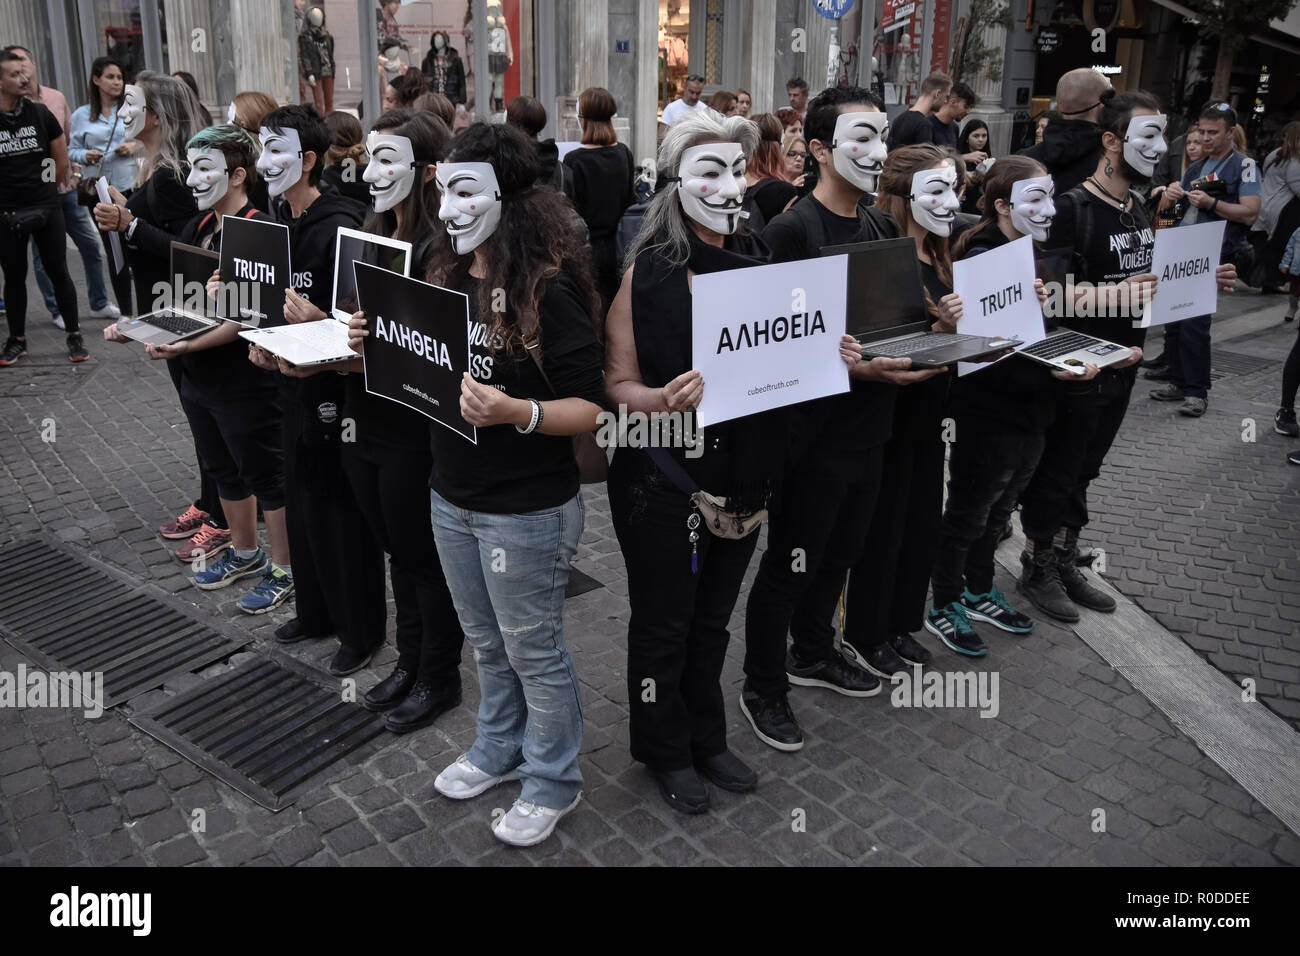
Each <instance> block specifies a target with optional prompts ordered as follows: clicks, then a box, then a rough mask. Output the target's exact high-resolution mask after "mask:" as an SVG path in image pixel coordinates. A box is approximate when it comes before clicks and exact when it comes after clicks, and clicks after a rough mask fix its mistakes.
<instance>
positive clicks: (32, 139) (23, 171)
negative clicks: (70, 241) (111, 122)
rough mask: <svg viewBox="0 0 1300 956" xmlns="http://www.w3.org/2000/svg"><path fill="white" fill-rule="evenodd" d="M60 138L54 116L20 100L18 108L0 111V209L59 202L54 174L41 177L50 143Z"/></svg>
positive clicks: (27, 101)
mask: <svg viewBox="0 0 1300 956" xmlns="http://www.w3.org/2000/svg"><path fill="white" fill-rule="evenodd" d="M62 135H63V127H61V126H60V125H59V121H58V120H57V119H55V118H54V114H53V113H51V112H50V111H49V110H48V109H46V108H45V107H44V106H42V105H41V104H40V103H33V102H32V101H31V100H29V99H27V98H25V97H20V99H19V104H18V107H17V108H16V109H14V110H12V111H10V112H4V111H0V210H3V211H10V210H14V209H23V208H26V207H28V206H52V205H54V203H56V202H57V201H58V199H59V187H58V183H56V182H55V181H54V171H53V169H51V170H50V173H49V175H48V176H46V175H45V168H46V167H45V165H44V163H45V160H46V159H49V158H50V157H51V156H52V154H51V153H50V142H51V140H55V139H58V138H59V137H60V136H62Z"/></svg>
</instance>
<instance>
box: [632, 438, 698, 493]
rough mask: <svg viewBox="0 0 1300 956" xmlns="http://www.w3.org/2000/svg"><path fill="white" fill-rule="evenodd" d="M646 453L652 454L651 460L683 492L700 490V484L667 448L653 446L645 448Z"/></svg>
mask: <svg viewBox="0 0 1300 956" xmlns="http://www.w3.org/2000/svg"><path fill="white" fill-rule="evenodd" d="M644 451H645V453H646V454H647V455H649V456H650V460H651V461H653V462H654V463H655V465H656V466H658V468H659V470H660V471H662V472H663V473H664V475H665V476H667V478H668V480H669V481H671V482H672V483H673V484H674V485H676V486H677V487H678V489H680V490H681V492H682V493H683V494H687V495H693V494H695V493H696V492H697V491H699V490H700V486H699V485H698V484H697V483H696V482H695V479H694V478H692V477H691V476H690V473H689V472H687V470H686V469H685V468H683V467H682V466H681V465H680V464H679V463H678V462H677V459H676V458H674V457H673V456H672V455H670V454H668V451H667V449H664V448H659V447H652V448H645V449H644Z"/></svg>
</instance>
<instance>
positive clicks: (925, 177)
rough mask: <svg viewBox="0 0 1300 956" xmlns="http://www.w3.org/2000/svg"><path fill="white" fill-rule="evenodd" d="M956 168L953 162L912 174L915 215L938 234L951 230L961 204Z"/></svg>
mask: <svg viewBox="0 0 1300 956" xmlns="http://www.w3.org/2000/svg"><path fill="white" fill-rule="evenodd" d="M956 188H957V170H956V169H955V168H954V167H953V165H952V163H951V162H946V163H944V164H943V165H942V166H936V167H935V168H934V169H923V170H921V171H920V172H918V173H914V174H913V175H912V194H911V196H909V197H908V198H909V199H911V200H912V218H913V219H915V220H916V223H917V225H919V226H921V227H922V228H924V229H925V230H927V231H928V232H932V233H934V234H935V235H936V236H946V235H948V234H949V233H950V232H952V224H953V222H954V221H955V220H956V218H957V210H958V209H960V208H961V200H959V199H958V198H957V193H956Z"/></svg>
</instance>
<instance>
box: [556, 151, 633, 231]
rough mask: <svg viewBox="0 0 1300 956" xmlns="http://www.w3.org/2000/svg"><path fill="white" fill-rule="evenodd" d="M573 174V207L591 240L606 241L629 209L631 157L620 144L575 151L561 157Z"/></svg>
mask: <svg viewBox="0 0 1300 956" xmlns="http://www.w3.org/2000/svg"><path fill="white" fill-rule="evenodd" d="M564 165H566V166H568V167H569V168H570V169H571V170H573V205H574V206H575V207H576V208H577V210H578V214H579V215H580V216H582V219H583V221H584V222H585V223H586V224H587V229H588V231H590V233H591V238H592V239H609V238H611V237H612V236H613V235H614V232H615V230H617V229H618V221H619V220H620V219H622V218H623V211H624V210H625V209H627V207H628V206H630V205H632V201H633V199H634V198H635V197H634V196H633V194H632V153H631V152H629V150H628V148H627V147H626V146H624V145H623V144H622V143H615V144H614V145H613V146H597V147H595V148H593V149H587V148H585V147H584V148H581V149H575V150H573V151H572V152H571V153H569V154H568V155H567V156H565V157H564Z"/></svg>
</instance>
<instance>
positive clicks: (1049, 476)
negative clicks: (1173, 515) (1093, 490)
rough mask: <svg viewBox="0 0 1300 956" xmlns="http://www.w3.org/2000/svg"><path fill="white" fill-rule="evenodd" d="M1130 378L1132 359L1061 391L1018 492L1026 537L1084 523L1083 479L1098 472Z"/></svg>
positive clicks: (1121, 417) (1085, 496) (1130, 385)
mask: <svg viewBox="0 0 1300 956" xmlns="http://www.w3.org/2000/svg"><path fill="white" fill-rule="evenodd" d="M1136 379H1137V366H1136V365H1132V366H1129V367H1128V368H1124V369H1119V370H1118V371H1111V370H1108V369H1107V370H1103V371H1102V373H1101V374H1100V375H1098V376H1097V377H1096V378H1095V379H1093V380H1092V381H1091V382H1085V383H1080V384H1078V385H1072V386H1070V387H1069V388H1067V389H1066V390H1064V391H1063V392H1062V394H1061V397H1060V398H1059V400H1058V402H1057V406H1056V420H1055V421H1054V422H1053V423H1052V424H1051V426H1050V427H1049V428H1048V429H1047V435H1046V437H1045V443H1044V445H1043V455H1042V458H1040V459H1039V462H1038V467H1037V468H1036V469H1034V476H1033V478H1031V479H1030V480H1029V484H1028V485H1026V486H1025V490H1024V492H1023V493H1022V494H1021V496H1020V526H1021V527H1022V528H1024V531H1025V537H1026V538H1029V539H1030V540H1031V541H1046V540H1048V539H1050V538H1052V537H1053V536H1054V535H1055V534H1056V532H1057V531H1058V530H1060V529H1061V528H1070V529H1073V530H1076V531H1077V530H1079V529H1080V528H1082V527H1083V526H1084V525H1086V524H1087V523H1088V485H1089V484H1091V483H1092V480H1093V479H1094V478H1096V477H1097V476H1098V475H1099V474H1101V466H1102V462H1104V461H1105V459H1106V454H1107V452H1109V451H1110V446H1111V445H1112V444H1114V442H1115V436H1116V435H1117V434H1119V427H1120V425H1122V424H1123V423H1124V416H1125V414H1127V412H1128V402H1129V395H1130V394H1131V393H1132V391H1133V383H1134V381H1136Z"/></svg>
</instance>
